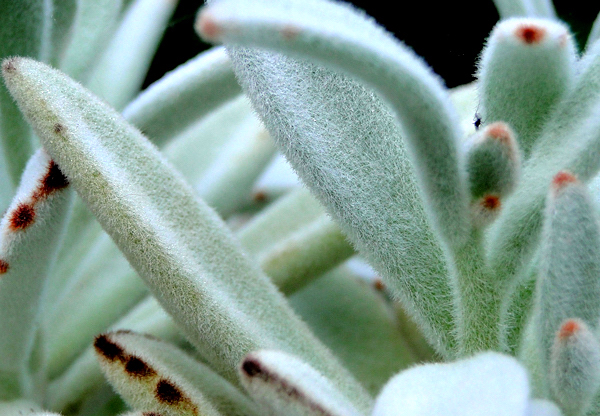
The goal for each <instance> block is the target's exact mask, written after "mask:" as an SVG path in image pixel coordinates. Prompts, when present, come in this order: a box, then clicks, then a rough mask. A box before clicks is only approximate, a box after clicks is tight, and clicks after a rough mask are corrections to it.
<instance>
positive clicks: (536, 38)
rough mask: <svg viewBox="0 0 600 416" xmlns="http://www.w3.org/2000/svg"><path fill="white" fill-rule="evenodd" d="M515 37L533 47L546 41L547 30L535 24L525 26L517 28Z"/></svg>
mask: <svg viewBox="0 0 600 416" xmlns="http://www.w3.org/2000/svg"><path fill="white" fill-rule="evenodd" d="M515 35H516V36H517V37H518V38H519V39H521V40H522V41H523V42H525V43H526V44H528V45H533V44H536V43H540V42H541V41H542V40H543V39H544V36H546V30H545V29H544V28H541V27H538V26H536V25H533V24H524V25H521V26H519V27H518V28H517V30H516V31H515Z"/></svg>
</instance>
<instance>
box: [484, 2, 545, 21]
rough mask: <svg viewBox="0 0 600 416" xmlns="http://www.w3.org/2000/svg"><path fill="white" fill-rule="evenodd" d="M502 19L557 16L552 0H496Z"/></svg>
mask: <svg viewBox="0 0 600 416" xmlns="http://www.w3.org/2000/svg"><path fill="white" fill-rule="evenodd" d="M494 4H495V5H496V9H498V13H499V14H500V19H508V18H509V17H513V16H527V17H546V18H556V11H555V10H554V6H553V4H552V1H551V0H494Z"/></svg>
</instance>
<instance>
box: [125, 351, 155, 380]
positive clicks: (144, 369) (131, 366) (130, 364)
mask: <svg viewBox="0 0 600 416" xmlns="http://www.w3.org/2000/svg"><path fill="white" fill-rule="evenodd" d="M125 371H126V372H127V374H129V375H131V376H134V377H140V378H142V377H150V376H153V375H155V374H156V371H154V370H153V369H152V368H150V366H149V365H148V364H146V363H145V362H144V361H143V360H141V359H140V358H138V357H135V356H131V357H129V358H128V360H127V363H126V364H125Z"/></svg>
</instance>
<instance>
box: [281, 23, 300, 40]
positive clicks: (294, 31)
mask: <svg viewBox="0 0 600 416" xmlns="http://www.w3.org/2000/svg"><path fill="white" fill-rule="evenodd" d="M299 34H300V28H298V27H296V26H292V25H287V26H284V27H283V29H281V36H283V38H284V39H287V40H292V39H294V38H296V37H298V35H299Z"/></svg>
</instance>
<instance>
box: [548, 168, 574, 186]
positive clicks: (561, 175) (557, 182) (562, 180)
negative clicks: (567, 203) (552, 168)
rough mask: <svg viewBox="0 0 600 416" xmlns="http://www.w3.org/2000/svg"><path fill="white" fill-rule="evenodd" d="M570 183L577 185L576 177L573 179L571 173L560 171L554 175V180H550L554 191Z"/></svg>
mask: <svg viewBox="0 0 600 416" xmlns="http://www.w3.org/2000/svg"><path fill="white" fill-rule="evenodd" d="M571 183H577V177H575V175H573V174H572V173H571V172H567V171H566V170H561V171H560V172H558V173H557V174H556V175H554V178H552V185H553V186H554V187H555V188H556V189H561V188H564V187H565V186H567V185H569V184H571Z"/></svg>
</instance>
